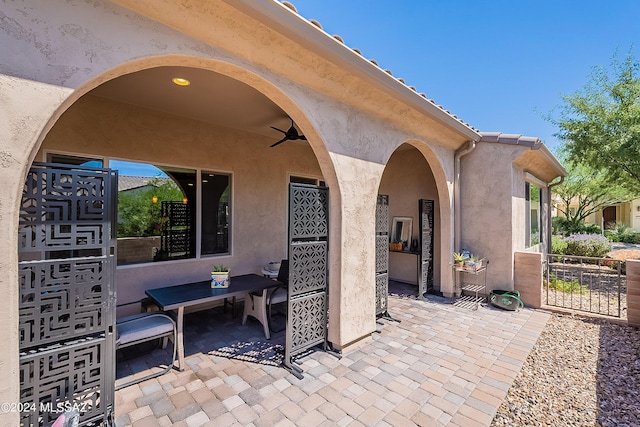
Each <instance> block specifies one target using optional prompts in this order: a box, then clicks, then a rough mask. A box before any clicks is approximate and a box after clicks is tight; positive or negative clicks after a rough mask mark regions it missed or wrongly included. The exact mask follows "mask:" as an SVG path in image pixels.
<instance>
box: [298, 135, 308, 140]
mask: <svg viewBox="0 0 640 427" xmlns="http://www.w3.org/2000/svg"><path fill="white" fill-rule="evenodd" d="M298 139H303V140H305V141H306V140H307V137H306V136H304V135H298Z"/></svg>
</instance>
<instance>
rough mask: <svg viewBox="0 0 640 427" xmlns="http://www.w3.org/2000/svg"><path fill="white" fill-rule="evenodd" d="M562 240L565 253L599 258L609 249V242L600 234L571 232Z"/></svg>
mask: <svg viewBox="0 0 640 427" xmlns="http://www.w3.org/2000/svg"><path fill="white" fill-rule="evenodd" d="M564 240H565V242H566V243H567V249H566V251H565V254H566V255H575V256H588V257H596V258H600V257H603V256H605V255H606V254H607V253H608V252H610V251H611V242H610V241H609V239H607V238H606V237H605V236H603V235H601V234H572V235H570V236H569V237H565V239H564Z"/></svg>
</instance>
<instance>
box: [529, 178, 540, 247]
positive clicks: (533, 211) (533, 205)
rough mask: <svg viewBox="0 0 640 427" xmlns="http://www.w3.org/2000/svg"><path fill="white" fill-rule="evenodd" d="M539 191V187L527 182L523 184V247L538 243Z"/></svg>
mask: <svg viewBox="0 0 640 427" xmlns="http://www.w3.org/2000/svg"><path fill="white" fill-rule="evenodd" d="M541 194H542V192H541V190H540V187H538V186H536V185H535V184H531V183H529V182H527V183H525V200H526V215H527V218H526V236H525V246H526V247H530V246H535V245H537V244H539V243H540V230H541V227H540V224H541V216H540V215H541V211H542V209H541V204H540V203H541V200H542V197H541Z"/></svg>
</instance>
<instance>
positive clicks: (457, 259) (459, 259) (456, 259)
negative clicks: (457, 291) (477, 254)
mask: <svg viewBox="0 0 640 427" xmlns="http://www.w3.org/2000/svg"><path fill="white" fill-rule="evenodd" d="M466 259H467V256H466V255H465V254H463V253H462V252H454V253H453V264H454V265H455V266H456V267H457V268H462V266H463V265H464V260H466Z"/></svg>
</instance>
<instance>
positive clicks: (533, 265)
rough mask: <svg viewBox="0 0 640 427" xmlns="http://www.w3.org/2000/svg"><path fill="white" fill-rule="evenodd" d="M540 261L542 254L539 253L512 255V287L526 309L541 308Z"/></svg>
mask: <svg viewBox="0 0 640 427" xmlns="http://www.w3.org/2000/svg"><path fill="white" fill-rule="evenodd" d="M542 261H543V254H541V253H539V252H516V253H515V254H514V287H515V289H517V290H519V291H520V299H521V300H522V302H523V303H524V305H525V306H527V307H533V308H540V307H541V306H542Z"/></svg>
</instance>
